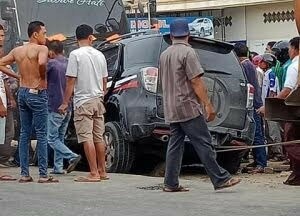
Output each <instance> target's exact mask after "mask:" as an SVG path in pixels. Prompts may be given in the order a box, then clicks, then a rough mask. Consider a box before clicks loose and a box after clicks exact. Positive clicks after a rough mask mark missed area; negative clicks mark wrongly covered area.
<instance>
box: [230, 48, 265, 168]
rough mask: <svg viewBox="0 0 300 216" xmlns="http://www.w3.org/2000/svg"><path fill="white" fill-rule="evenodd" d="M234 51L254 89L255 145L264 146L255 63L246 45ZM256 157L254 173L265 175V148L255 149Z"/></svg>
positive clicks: (260, 103)
mask: <svg viewBox="0 0 300 216" xmlns="http://www.w3.org/2000/svg"><path fill="white" fill-rule="evenodd" d="M234 51H235V53H236V55H237V56H238V57H239V60H240V62H241V64H242V66H243V68H244V71H245V74H246V77H247V80H248V82H249V83H250V84H251V85H252V86H253V87H254V89H255V93H254V101H253V106H254V114H253V117H254V121H255V126H256V127H255V137H254V142H253V145H264V144H265V137H264V132H263V130H264V129H263V128H264V127H263V119H262V117H261V115H259V114H258V113H257V111H258V110H259V108H261V107H262V106H263V101H262V98H261V87H260V86H259V84H258V80H257V76H256V68H255V66H254V65H253V63H252V62H251V61H250V60H249V58H248V53H249V50H248V47H247V46H246V45H245V44H242V43H237V44H235V45H234ZM253 156H254V163H253V166H254V170H253V173H263V172H264V168H265V167H266V166H267V152H266V148H265V147H261V148H255V149H253Z"/></svg>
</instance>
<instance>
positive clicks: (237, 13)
mask: <svg viewBox="0 0 300 216" xmlns="http://www.w3.org/2000/svg"><path fill="white" fill-rule="evenodd" d="M288 10H289V11H292V10H293V3H292V2H285V3H276V4H265V5H256V6H247V7H236V8H226V9H224V15H225V16H232V17H233V20H232V23H233V24H232V26H227V27H226V41H239V40H246V41H247V43H248V46H249V47H250V49H251V50H252V51H256V52H259V53H262V52H263V51H264V49H265V47H266V44H267V42H269V41H273V40H275V41H278V40H283V39H285V40H289V39H291V38H292V37H295V36H297V29H296V24H295V22H294V21H285V22H282V21H281V22H275V23H274V22H271V23H264V16H263V14H264V13H269V12H270V13H273V12H282V11H288ZM216 30H217V31H218V29H216ZM216 38H218V39H220V35H219V34H217V36H216Z"/></svg>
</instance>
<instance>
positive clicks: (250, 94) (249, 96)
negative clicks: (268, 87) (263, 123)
mask: <svg viewBox="0 0 300 216" xmlns="http://www.w3.org/2000/svg"><path fill="white" fill-rule="evenodd" d="M247 88H248V90H247V106H246V108H247V109H252V108H253V101H254V92H255V89H254V87H253V86H252V85H251V84H247Z"/></svg>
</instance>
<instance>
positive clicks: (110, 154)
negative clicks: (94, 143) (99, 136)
mask: <svg viewBox="0 0 300 216" xmlns="http://www.w3.org/2000/svg"><path fill="white" fill-rule="evenodd" d="M104 137H105V140H106V156H105V159H106V168H107V171H108V172H112V173H128V172H129V171H130V170H131V167H132V164H133V161H134V158H135V151H134V146H133V145H132V143H130V142H128V141H127V140H126V139H125V137H124V136H123V133H122V130H121V126H120V124H119V123H118V122H108V123H106V124H105V134H104Z"/></svg>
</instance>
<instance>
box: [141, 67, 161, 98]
mask: <svg viewBox="0 0 300 216" xmlns="http://www.w3.org/2000/svg"><path fill="white" fill-rule="evenodd" d="M141 72H142V80H143V84H144V88H145V89H146V90H147V91H149V92H152V93H156V91H157V83H158V68H155V67H147V68H143V69H142V70H141Z"/></svg>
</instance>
